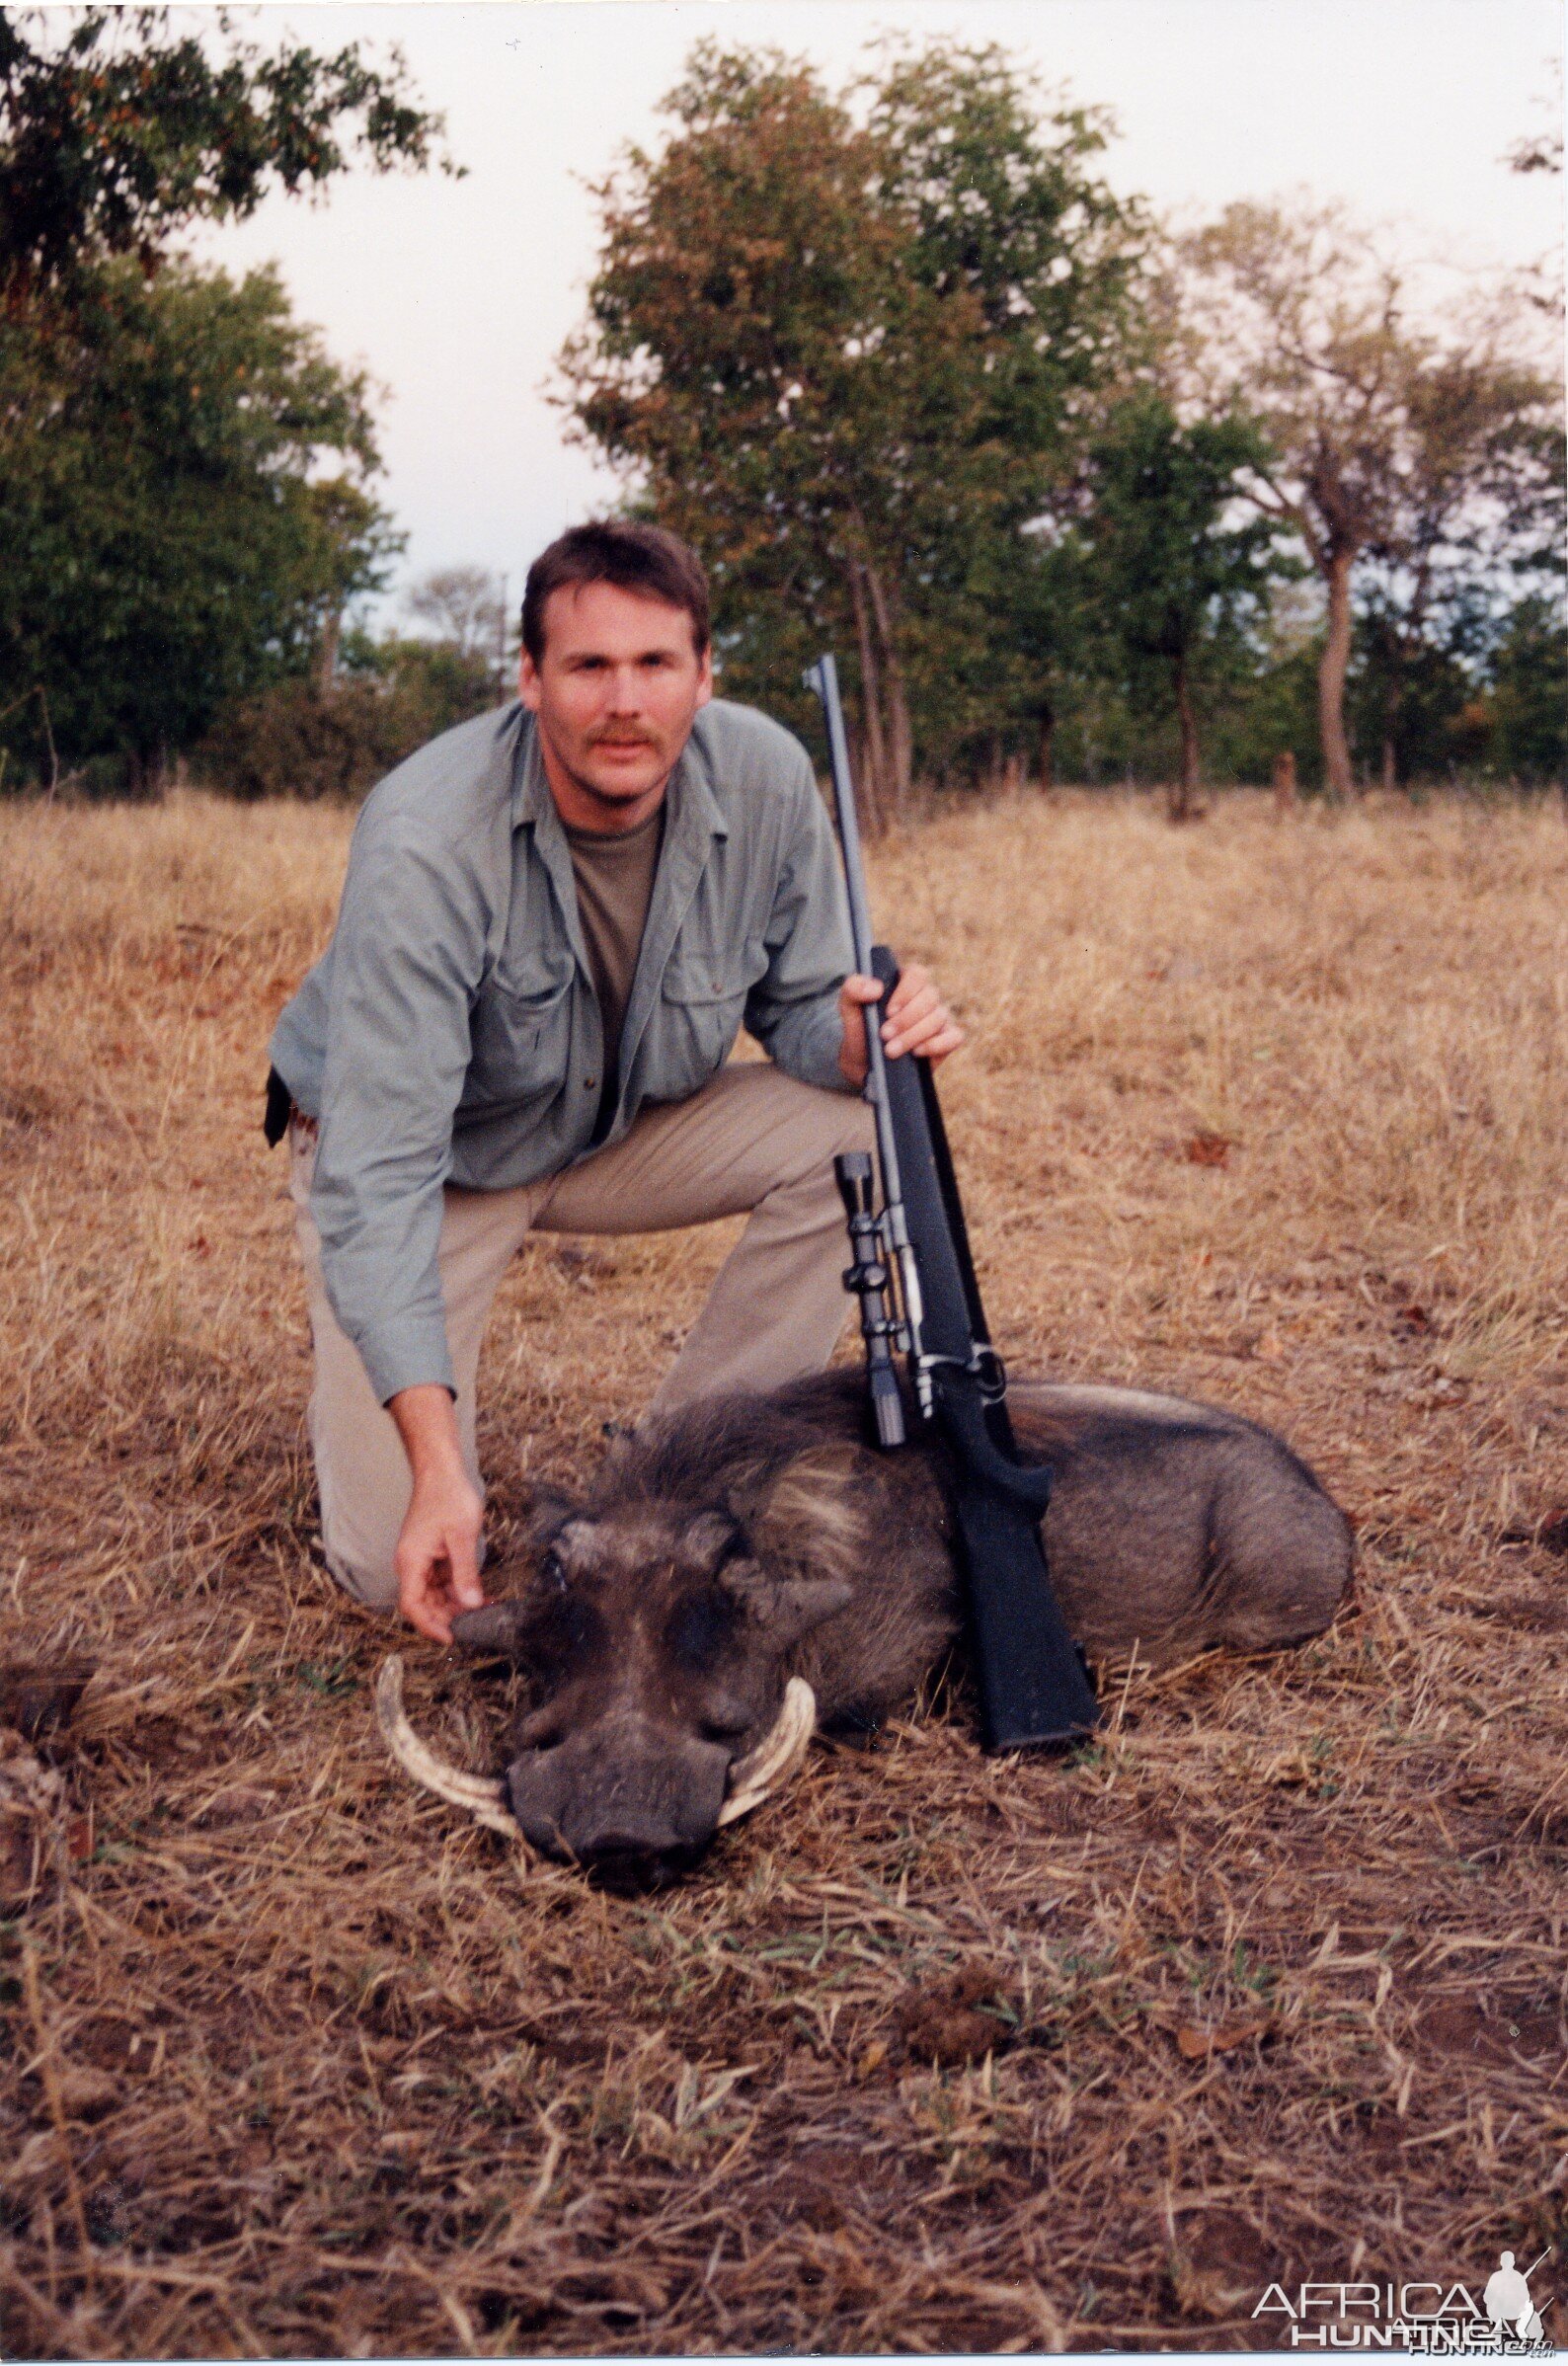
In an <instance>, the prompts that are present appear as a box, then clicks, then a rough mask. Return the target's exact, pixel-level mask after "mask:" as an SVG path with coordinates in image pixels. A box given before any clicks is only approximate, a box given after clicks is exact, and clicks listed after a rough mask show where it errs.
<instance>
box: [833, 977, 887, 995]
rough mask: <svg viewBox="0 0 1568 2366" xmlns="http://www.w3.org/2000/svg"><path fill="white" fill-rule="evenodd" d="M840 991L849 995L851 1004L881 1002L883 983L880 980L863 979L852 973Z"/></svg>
mask: <svg viewBox="0 0 1568 2366" xmlns="http://www.w3.org/2000/svg"><path fill="white" fill-rule="evenodd" d="M838 990H839V992H840V993H842V994H847V995H848V997H849V999H850V1001H851V1002H880V1001H881V999H882V981H881V979H880V978H862V977H860V976H859V975H858V973H856V972H853V971H852V972H851V973H850V975H849V976H848V977H847V978H846V979H845V980H844V983H843V985H842V986H840V987H839V989H838Z"/></svg>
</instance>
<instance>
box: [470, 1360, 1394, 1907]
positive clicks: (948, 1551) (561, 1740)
mask: <svg viewBox="0 0 1568 2366" xmlns="http://www.w3.org/2000/svg"><path fill="white" fill-rule="evenodd" d="M1008 1402H1009V1406H1010V1408H1011V1410H1012V1414H1013V1420H1014V1426H1015V1428H1016V1430H1017V1433H1018V1438H1019V1444H1020V1449H1021V1451H1022V1453H1023V1454H1024V1456H1025V1457H1026V1458H1027V1459H1030V1460H1038V1461H1046V1462H1049V1463H1050V1464H1051V1466H1052V1469H1053V1471H1054V1473H1055V1489H1054V1493H1053V1496H1052V1502H1051V1509H1050V1512H1049V1513H1048V1515H1047V1518H1046V1528H1045V1534H1046V1545H1047V1551H1048V1554H1049V1558H1050V1564H1051V1571H1052V1576H1053V1579H1054V1582H1055V1584H1056V1587H1057V1591H1058V1597H1059V1599H1060V1602H1061V1606H1062V1609H1063V1611H1064V1612H1065V1614H1066V1617H1067V1621H1068V1624H1069V1625H1070V1626H1071V1628H1072V1630H1073V1632H1074V1634H1075V1635H1076V1636H1077V1637H1078V1638H1079V1640H1080V1641H1081V1642H1082V1643H1083V1645H1084V1647H1085V1649H1086V1650H1087V1651H1088V1652H1089V1653H1090V1654H1091V1656H1093V1657H1099V1658H1105V1657H1108V1656H1114V1655H1123V1656H1125V1655H1126V1654H1127V1653H1129V1652H1130V1651H1131V1650H1132V1649H1133V1647H1134V1646H1135V1645H1136V1646H1137V1651H1138V1655H1139V1657H1140V1658H1141V1659H1142V1660H1143V1661H1144V1662H1147V1663H1151V1664H1153V1665H1155V1666H1158V1665H1160V1664H1169V1663H1171V1662H1173V1661H1175V1660H1177V1659H1179V1658H1182V1657H1185V1656H1186V1655H1188V1654H1189V1653H1191V1652H1193V1651H1196V1650H1199V1649H1201V1648H1202V1647H1204V1646H1205V1645H1208V1644H1215V1643H1223V1644H1229V1645H1230V1646H1232V1647H1233V1648H1235V1649H1238V1650H1244V1651H1250V1650H1257V1649H1260V1648H1263V1647H1266V1646H1271V1645H1279V1644H1286V1643H1294V1642H1299V1641H1300V1640H1301V1639H1302V1638H1303V1637H1305V1636H1307V1635H1311V1634H1315V1633H1317V1632H1318V1631H1319V1629H1320V1628H1322V1627H1324V1626H1326V1625H1327V1624H1328V1622H1329V1620H1330V1618H1331V1617H1333V1615H1334V1611H1335V1608H1336V1606H1337V1605H1338V1603H1339V1601H1340V1598H1341V1596H1342V1594H1343V1592H1344V1589H1345V1585H1346V1582H1347V1580H1348V1578H1349V1575H1350V1566H1351V1539H1350V1531H1349V1526H1348V1524H1347V1522H1346V1520H1345V1517H1344V1515H1343V1513H1341V1512H1340V1511H1339V1509H1338V1508H1337V1506H1336V1505H1335V1504H1334V1503H1333V1502H1332V1501H1331V1500H1330V1498H1329V1497H1328V1495H1326V1494H1325V1493H1324V1491H1323V1489H1322V1487H1321V1486H1320V1485H1319V1484H1318V1482H1317V1480H1316V1479H1315V1478H1314V1476H1313V1475H1312V1473H1311V1471H1310V1470H1308V1469H1307V1467H1306V1465H1305V1464H1304V1463H1303V1462H1301V1461H1300V1460H1298V1459H1297V1458H1296V1457H1295V1456H1294V1454H1292V1453H1291V1451H1290V1449H1289V1448H1288V1447H1287V1446H1285V1445H1284V1444H1283V1443H1282V1441H1281V1440H1280V1439H1278V1438H1277V1437H1275V1436H1274V1435H1273V1434H1272V1433H1271V1432H1270V1431H1268V1430H1264V1429H1260V1428H1258V1427H1257V1426H1256V1425H1255V1424H1254V1423H1251V1422H1247V1421H1243V1420H1241V1419H1239V1418H1238V1417H1237V1416H1236V1415H1235V1414H1233V1413H1225V1412H1219V1411H1216V1410H1215V1409H1214V1408H1213V1407H1210V1406H1205V1405H1195V1404H1188V1403H1185V1402H1183V1401H1182V1400H1180V1399H1179V1398H1176V1397H1169V1396H1154V1395H1145V1394H1142V1393H1140V1392H1138V1391H1136V1390H1131V1389H1121V1388H1100V1387H1075V1386H1070V1385H1058V1384H1056V1383H1048V1382H1015V1384H1014V1385H1013V1387H1012V1389H1011V1390H1010V1391H1009V1396H1008ZM864 1420H865V1392H864V1383H863V1380H862V1379H861V1377H860V1376H859V1375H858V1374H856V1373H832V1374H828V1375H826V1376H824V1377H823V1378H822V1379H820V1380H809V1381H802V1382H800V1383H799V1384H798V1385H796V1386H794V1387H792V1388H788V1389H784V1390H782V1391H780V1392H779V1393H777V1394H775V1395H771V1396H761V1397H739V1398H728V1399H719V1400H714V1401H712V1402H709V1403H704V1404H697V1405H691V1406H688V1407H686V1408H685V1409H683V1410H682V1411H679V1412H676V1413H673V1414H670V1415H667V1416H666V1417H664V1418H662V1419H659V1420H652V1421H649V1422H646V1423H645V1424H644V1425H643V1427H642V1428H641V1429H640V1430H639V1431H638V1432H637V1433H636V1434H635V1435H634V1436H632V1437H630V1438H627V1439H625V1440H623V1441H622V1442H620V1443H619V1444H617V1445H615V1446H614V1447H612V1448H611V1450H610V1451H609V1452H608V1453H607V1454H606V1456H605V1458H604V1461H603V1463H602V1465H601V1466H600V1468H599V1471H598V1473H597V1475H596V1477H595V1478H594V1480H593V1482H592V1484H591V1486H590V1487H589V1488H588V1492H587V1493H586V1494H585V1495H584V1496H582V1497H581V1498H578V1499H568V1498H566V1497H560V1496H546V1497H542V1498H541V1499H540V1500H539V1502H538V1504H537V1506H536V1510H535V1516H534V1522H533V1528H532V1532H531V1535H530V1538H529V1541H528V1546H527V1549H526V1552H525V1554H524V1556H523V1557H522V1559H521V1560H520V1561H519V1563H518V1564H516V1565H514V1566H512V1567H510V1568H509V1569H506V1570H504V1571H502V1572H501V1573H500V1575H501V1579H502V1583H503V1586H504V1588H505V1595H504V1598H503V1599H500V1600H498V1601H496V1602H493V1603H492V1604H490V1605H489V1606H488V1607H487V1608H486V1609H484V1610H482V1611H476V1612H470V1613H468V1614H465V1615H464V1616H463V1617H461V1618H459V1619H458V1620H457V1622H456V1632H457V1634H458V1637H459V1639H460V1640H461V1641H462V1642H464V1643H466V1644H469V1645H471V1646H474V1647H477V1648H481V1649H485V1650H488V1651H492V1652H496V1651H499V1652H502V1653H504V1654H505V1655H506V1656H507V1657H508V1658H510V1660H512V1661H513V1662H515V1664H516V1666H517V1667H518V1669H519V1670H520V1671H521V1672H522V1674H523V1676H524V1678H525V1683H526V1695H527V1696H526V1702H525V1707H524V1710H523V1713H522V1714H521V1716H520V1717H519V1719H518V1721H517V1723H516V1725H515V1728H514V1730H513V1732H512V1734H511V1735H510V1752H511V1757H510V1765H509V1768H508V1774H507V1783H508V1791H509V1795H510V1801H511V1805H512V1808H513V1809H514V1811H515V1813H516V1816H517V1819H518V1821H519V1823H520V1824H521V1826H522V1829H523V1831H524V1833H525V1834H526V1835H527V1837H528V1839H529V1840H530V1841H532V1842H533V1843H534V1844H535V1845H536V1846H538V1847H540V1848H542V1849H545V1850H546V1851H548V1852H550V1853H555V1854H569V1855H571V1856H574V1857H576V1858H577V1859H578V1860H579V1861H581V1862H583V1863H585V1864H588V1865H591V1866H595V1867H597V1868H598V1869H599V1870H600V1871H601V1872H606V1873H609V1874H610V1875H612V1876H618V1877H622V1878H631V1879H640V1880H651V1881H658V1880H661V1879H668V1878H671V1877H672V1876H673V1875H674V1874H675V1873H677V1872H678V1871H679V1870H680V1869H681V1868H682V1867H683V1866H684V1865H687V1864H689V1863H691V1862H692V1861H693V1860H694V1859H695V1858H696V1857H697V1856H698V1855H700V1853H701V1852H702V1851H703V1849H704V1848H706V1846H707V1844H708V1842H709V1841H710V1840H711V1839H712V1837H713V1834H714V1830H715V1826H716V1823H717V1820H718V1816H719V1810H720V1808H721V1806H722V1804H723V1801H724V1796H725V1787H726V1783H727V1780H728V1778H729V1775H730V1771H731V1768H732V1765H733V1764H734V1763H735V1762H737V1761H738V1760H740V1759H742V1758H743V1757H744V1756H745V1754H746V1753H747V1752H748V1751H749V1750H751V1749H752V1748H753V1747H754V1746H755V1744H756V1742H757V1740H758V1737H759V1736H761V1735H762V1734H764V1733H765V1732H766V1730H767V1728H768V1726H769V1724H770V1722H771V1720H772V1719H773V1718H774V1716H775V1714H776V1713H777V1711H778V1709H779V1704H780V1701H781V1699H782V1697H783V1693H784V1687H785V1684H786V1682H787V1681H788V1679H789V1678H790V1677H791V1676H801V1677H803V1678H804V1679H805V1680H806V1681H807V1682H808V1683H809V1684H810V1685H811V1687H812V1689H813V1691H814V1692H815V1694H816V1696H817V1705H818V1715H819V1720H820V1722H821V1724H822V1725H823V1726H824V1727H825V1728H827V1729H828V1730H829V1731H830V1730H832V1729H833V1728H834V1727H837V1728H839V1729H845V1728H854V1727H861V1728H864V1727H867V1726H870V1725H873V1724H875V1723H876V1722H877V1721H878V1720H879V1719H880V1718H881V1717H882V1716H883V1715H884V1714H885V1713H886V1712H887V1711H888V1710H890V1709H891V1708H893V1707H894V1706H896V1705H897V1704H898V1703H899V1702H900V1701H901V1700H903V1699H907V1697H908V1696H909V1695H910V1694H911V1693H912V1692H913V1691H914V1689H915V1688H916V1686H917V1685H918V1684H919V1682H920V1680H921V1678H922V1677H923V1676H924V1675H926V1673H927V1672H928V1671H929V1670H930V1669H931V1667H932V1666H933V1664H934V1663H935V1661H936V1660H937V1659H938V1658H939V1656H940V1655H941V1653H942V1651H943V1649H944V1647H945V1646H946V1645H947V1644H948V1643H949V1642H950V1641H951V1640H952V1639H953V1637H954V1636H955V1635H956V1634H957V1632H958V1630H959V1625H960V1605H959V1599H958V1591H957V1576H956V1572H955V1567H954V1562H953V1558H952V1548H951V1524H950V1521H949V1518H948V1514H947V1511H946V1508H945V1502H944V1496H943V1491H942V1481H941V1476H940V1473H939V1470H938V1468H937V1466H936V1457H937V1455H938V1453H939V1451H940V1450H939V1449H930V1450H910V1451H906V1452H901V1453H896V1454H891V1455H883V1454H879V1453H878V1452H876V1451H875V1449H874V1448H872V1447H871V1446H869V1445H868V1444H867V1443H866V1439H865V1431H864Z"/></svg>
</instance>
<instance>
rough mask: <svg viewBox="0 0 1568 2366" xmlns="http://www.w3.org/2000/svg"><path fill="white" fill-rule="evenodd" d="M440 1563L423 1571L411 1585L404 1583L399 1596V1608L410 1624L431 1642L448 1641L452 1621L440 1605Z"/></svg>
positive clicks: (450, 1635)
mask: <svg viewBox="0 0 1568 2366" xmlns="http://www.w3.org/2000/svg"><path fill="white" fill-rule="evenodd" d="M439 1569H440V1564H439V1563H438V1562H437V1563H436V1564H435V1566H434V1567H433V1568H431V1569H429V1570H427V1571H426V1572H425V1574H424V1576H423V1577H421V1578H419V1579H417V1580H416V1581H415V1583H414V1584H413V1585H405V1586H404V1587H403V1588H402V1591H401V1594H400V1598H399V1606H398V1607H399V1608H400V1609H401V1611H402V1613H403V1616H404V1617H405V1618H407V1620H408V1621H409V1623H410V1625H411V1626H417V1627H418V1628H419V1631H420V1633H421V1634H422V1635H429V1637H430V1639H431V1642H432V1643H449V1642H450V1641H451V1639H452V1623H451V1620H450V1618H449V1617H447V1614H446V1612H445V1611H444V1610H443V1608H442V1607H441V1586H440V1577H439V1574H438V1572H439Z"/></svg>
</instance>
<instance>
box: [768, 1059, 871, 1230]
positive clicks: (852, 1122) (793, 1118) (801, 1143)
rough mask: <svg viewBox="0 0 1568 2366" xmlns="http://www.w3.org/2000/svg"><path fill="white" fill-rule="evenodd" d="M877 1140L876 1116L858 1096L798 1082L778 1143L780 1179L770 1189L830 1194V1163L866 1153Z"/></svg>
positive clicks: (831, 1185) (831, 1171) (832, 1187)
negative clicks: (849, 1153) (855, 1152)
mask: <svg viewBox="0 0 1568 2366" xmlns="http://www.w3.org/2000/svg"><path fill="white" fill-rule="evenodd" d="M875 1142H876V1119H875V1115H874V1113H873V1111H872V1109H871V1108H870V1106H869V1104H868V1103H867V1102H865V1101H862V1100H861V1099H860V1097H859V1095H858V1094H853V1093H843V1092H827V1091H824V1090H823V1087H822V1086H821V1085H818V1084H797V1085H796V1088H795V1092H794V1094H793V1095H792V1097H791V1101H790V1106H789V1123H788V1125H787V1127H786V1128H785V1129H784V1132H783V1139H782V1141H781V1143H780V1153H781V1154H780V1158H779V1173H778V1180H777V1182H776V1184H775V1185H774V1187H773V1188H774V1190H784V1191H802V1190H804V1191H807V1192H815V1191H822V1192H823V1193H826V1194H828V1195H834V1194H835V1192H836V1186H835V1183H834V1178H833V1160H834V1159H835V1158H838V1157H841V1156H842V1155H843V1154H844V1153H845V1152H846V1151H850V1150H869V1149H871V1147H872V1146H873V1144H875ZM770 1196H771V1195H770ZM836 1204H837V1202H836V1197H834V1205H835V1206H836Z"/></svg>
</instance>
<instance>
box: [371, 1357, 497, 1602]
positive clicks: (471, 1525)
mask: <svg viewBox="0 0 1568 2366" xmlns="http://www.w3.org/2000/svg"><path fill="white" fill-rule="evenodd" d="M387 1411H388V1412H389V1413H390V1414H391V1416H392V1418H393V1420H394V1421H395V1422H396V1424H397V1432H398V1436H399V1437H400V1438H401V1439H402V1441H403V1449H404V1452H405V1453H406V1454H407V1456H408V1459H409V1468H410V1469H411V1470H412V1471H413V1473H414V1494H413V1498H412V1500H411V1502H410V1504H409V1508H408V1513H407V1516H406V1518H405V1519H404V1522H403V1528H402V1532H401V1534H400V1535H399V1537H398V1543H397V1550H396V1552H395V1553H394V1554H393V1556H392V1566H393V1568H394V1569H395V1570H396V1571H397V1581H398V1609H399V1610H400V1611H401V1612H402V1614H403V1616H404V1617H405V1618H408V1619H410V1620H411V1621H412V1622H413V1624H414V1625H415V1626H417V1627H418V1628H419V1630H420V1632H421V1634H422V1635H429V1636H430V1638H431V1642H432V1643H449V1642H450V1641H451V1639H452V1618H453V1615H454V1614H455V1613H456V1612H458V1611H477V1610H478V1608H479V1606H480V1604H481V1603H482V1602H483V1601H484V1599H485V1591H484V1588H483V1586H481V1584H480V1582H479V1529H480V1523H481V1520H482V1519H483V1517H484V1506H483V1504H482V1503H481V1502H480V1499H479V1492H478V1490H477V1488H476V1487H475V1485H474V1482H473V1480H472V1479H471V1478H470V1477H469V1475H468V1471H467V1468H466V1466H465V1464H464V1461H463V1450H462V1447H461V1445H460V1444H459V1442H458V1436H457V1413H456V1409H455V1407H454V1406H453V1403H452V1399H451V1394H450V1391H449V1390H448V1389H446V1388H443V1387H442V1386H441V1385H440V1383H439V1382H438V1381H433V1382H431V1381H427V1382H421V1383H419V1384H417V1385H416V1386H414V1387H412V1388H400V1389H399V1390H398V1393H397V1394H396V1396H394V1397H390V1398H389V1399H388V1401H387Z"/></svg>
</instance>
